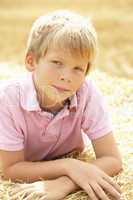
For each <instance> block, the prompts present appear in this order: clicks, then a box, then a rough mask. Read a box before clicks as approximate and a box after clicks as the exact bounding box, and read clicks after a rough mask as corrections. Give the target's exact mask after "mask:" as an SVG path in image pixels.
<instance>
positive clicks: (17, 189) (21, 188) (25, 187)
mask: <svg viewBox="0 0 133 200" xmlns="http://www.w3.org/2000/svg"><path fill="white" fill-rule="evenodd" d="M28 188H31V187H30V186H27V185H26V184H22V185H20V186H19V187H15V188H14V189H13V190H12V191H11V192H10V195H11V196H13V195H15V194H16V193H18V192H20V191H22V190H25V189H28Z"/></svg>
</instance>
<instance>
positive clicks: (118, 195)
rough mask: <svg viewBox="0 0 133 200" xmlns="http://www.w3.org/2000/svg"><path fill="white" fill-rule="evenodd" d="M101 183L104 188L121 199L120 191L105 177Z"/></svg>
mask: <svg viewBox="0 0 133 200" xmlns="http://www.w3.org/2000/svg"><path fill="white" fill-rule="evenodd" d="M99 184H100V185H101V187H102V188H104V189H105V190H106V191H108V192H109V193H110V194H111V195H112V196H114V197H115V198H116V199H118V200H119V199H120V196H121V195H120V193H119V192H118V191H117V190H116V189H115V188H114V187H113V186H112V185H111V184H109V183H108V182H107V181H105V180H104V179H101V180H100V182H99Z"/></svg>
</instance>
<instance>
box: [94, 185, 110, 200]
mask: <svg viewBox="0 0 133 200" xmlns="http://www.w3.org/2000/svg"><path fill="white" fill-rule="evenodd" d="M91 187H92V188H93V190H94V191H95V193H96V194H97V196H98V197H99V198H100V199H102V200H109V198H108V196H107V195H106V194H105V192H104V191H103V189H102V188H101V187H100V186H99V184H97V183H96V182H94V183H91Z"/></svg>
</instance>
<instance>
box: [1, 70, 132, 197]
mask: <svg viewBox="0 0 133 200" xmlns="http://www.w3.org/2000/svg"><path fill="white" fill-rule="evenodd" d="M91 77H92V78H93V79H95V81H96V83H97V85H98V86H99V87H100V88H101V90H102V91H103V93H104V95H105V97H106V99H107V101H108V104H109V109H110V113H111V116H112V119H113V125H114V133H115V137H116V140H117V144H118V146H119V149H120V151H121V154H122V157H123V166H124V171H123V172H122V173H120V174H118V175H117V176H115V177H114V178H113V179H114V180H115V181H116V182H117V183H118V184H120V185H121V188H122V191H123V197H124V200H133V168H132V166H133V139H132V134H133V81H131V80H128V79H119V78H117V77H111V76H109V75H107V74H106V73H103V72H99V71H98V70H96V71H95V72H93V73H92V74H91ZM67 157H74V158H77V159H81V160H84V161H86V162H89V161H90V160H92V159H94V158H95V156H94V152H93V150H92V147H91V146H89V147H87V148H86V149H85V151H84V152H82V153H80V152H78V151H75V152H72V153H70V154H69V155H67ZM13 187H17V184H14V183H12V182H10V181H2V180H0V200H8V199H9V191H11V190H12V188H13ZM18 199H19V198H18ZM20 199H21V198H20ZM110 199H111V200H113V198H112V197H110ZM34 200H35V198H34ZM65 200H89V198H88V196H87V195H86V193H85V192H84V191H82V190H80V191H78V192H76V193H73V194H70V195H68V196H67V197H66V198H65Z"/></svg>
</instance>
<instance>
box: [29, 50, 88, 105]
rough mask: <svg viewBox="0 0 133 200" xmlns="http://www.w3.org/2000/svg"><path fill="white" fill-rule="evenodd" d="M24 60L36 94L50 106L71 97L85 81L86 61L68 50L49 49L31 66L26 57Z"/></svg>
mask: <svg viewBox="0 0 133 200" xmlns="http://www.w3.org/2000/svg"><path fill="white" fill-rule="evenodd" d="M32 58H33V57H32ZM26 59H27V63H28V65H27V68H28V70H30V71H33V77H34V82H35V86H36V89H37V92H38V93H39V95H40V96H41V98H42V99H43V98H44V97H45V96H47V99H49V101H50V102H51V106H54V105H55V104H56V103H60V102H63V101H64V100H65V99H67V98H68V97H70V96H72V95H73V94H74V93H75V92H76V91H77V90H78V89H79V88H80V86H81V85H82V83H83V81H84V79H85V75H86V70H87V64H88V59H87V58H86V59H85V58H83V57H80V56H78V55H72V54H71V53H70V51H68V50H65V49H64V50H61V49H59V48H50V49H49V50H48V51H47V53H46V54H45V56H44V57H41V58H40V59H39V61H38V63H36V62H33V63H32V66H30V64H29V62H28V59H29V58H28V56H27V58H26ZM33 59H34V58H33ZM56 87H61V88H64V90H63V89H58V88H56ZM42 99H41V100H42ZM42 101H43V100H42Z"/></svg>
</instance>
